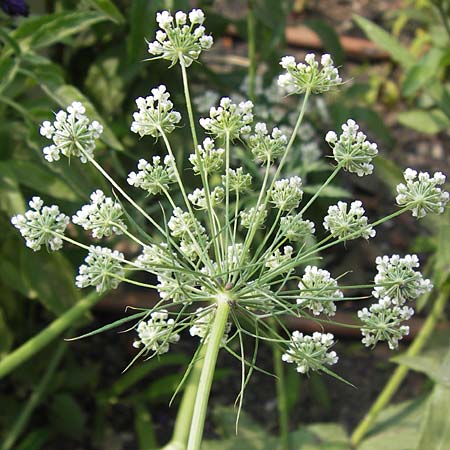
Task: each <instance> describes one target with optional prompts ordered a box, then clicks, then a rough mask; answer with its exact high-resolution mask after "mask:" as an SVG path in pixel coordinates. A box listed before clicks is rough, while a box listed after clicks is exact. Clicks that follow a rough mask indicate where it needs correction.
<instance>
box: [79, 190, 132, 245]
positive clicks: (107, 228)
mask: <svg viewBox="0 0 450 450" xmlns="http://www.w3.org/2000/svg"><path fill="white" fill-rule="evenodd" d="M122 216H123V209H122V206H121V205H120V203H118V202H115V201H114V200H113V199H112V198H110V197H105V195H104V194H103V191H101V190H100V189H98V190H96V191H95V192H93V193H92V194H91V203H89V204H88V205H84V206H83V207H82V208H81V209H80V210H79V211H77V213H76V214H75V215H74V216H72V221H73V223H75V224H77V225H80V226H81V227H83V228H84V229H85V230H92V236H93V237H94V238H97V239H100V238H102V237H104V236H111V234H113V233H115V234H122V233H123V232H124V231H125V230H126V229H127V226H126V224H125V222H124V221H123V219H122Z"/></svg>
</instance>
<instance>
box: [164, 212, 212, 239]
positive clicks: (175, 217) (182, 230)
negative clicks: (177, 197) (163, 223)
mask: <svg viewBox="0 0 450 450" xmlns="http://www.w3.org/2000/svg"><path fill="white" fill-rule="evenodd" d="M167 225H168V227H169V229H170V231H171V234H172V236H173V237H179V238H186V237H189V236H192V235H193V234H195V233H197V231H198V232H200V233H201V234H203V233H204V232H205V228H204V227H203V226H202V225H201V224H200V222H198V221H197V220H196V219H195V218H193V217H192V215H191V214H189V213H187V212H184V211H183V210H182V209H181V208H175V209H174V210H173V213H172V217H171V218H170V220H169V222H168V223H167Z"/></svg>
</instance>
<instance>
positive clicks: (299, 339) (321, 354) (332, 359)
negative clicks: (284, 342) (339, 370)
mask: <svg viewBox="0 0 450 450" xmlns="http://www.w3.org/2000/svg"><path fill="white" fill-rule="evenodd" d="M333 345H334V336H333V335H332V334H331V333H326V334H323V333H318V332H315V333H313V335H312V336H308V335H303V333H300V332H299V331H294V332H293V333H292V338H291V341H290V343H289V347H288V349H287V351H286V353H284V354H283V356H282V360H283V361H285V362H287V363H294V364H296V365H297V372H299V373H308V372H309V371H310V370H321V369H322V368H323V367H324V366H325V365H329V366H331V365H333V364H336V363H337V362H338V359H339V358H338V356H337V355H336V352H335V351H331V352H330V351H328V350H329V349H330V348H331V347H332V346H333Z"/></svg>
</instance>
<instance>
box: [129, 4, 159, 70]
mask: <svg viewBox="0 0 450 450" xmlns="http://www.w3.org/2000/svg"><path fill="white" fill-rule="evenodd" d="M155 4H156V8H158V7H159V8H158V9H162V8H164V2H163V1H162V0H154V1H152V2H149V1H148V0H133V2H132V4H131V8H130V18H129V23H130V31H129V33H128V42H127V50H128V61H130V62H133V63H134V62H136V61H137V60H138V59H139V58H141V57H142V56H143V55H144V53H145V37H146V36H149V38H150V39H151V38H152V37H153V35H154V32H155V26H156V25H155V21H154V20H150V17H151V16H152V15H153V14H152V13H153V9H154V8H155V6H154V5H155ZM150 9H151V10H152V11H151V12H150Z"/></svg>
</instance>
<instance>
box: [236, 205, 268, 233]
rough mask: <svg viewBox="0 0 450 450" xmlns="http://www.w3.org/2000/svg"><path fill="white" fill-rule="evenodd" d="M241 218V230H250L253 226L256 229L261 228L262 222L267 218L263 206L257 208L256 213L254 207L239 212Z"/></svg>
mask: <svg viewBox="0 0 450 450" xmlns="http://www.w3.org/2000/svg"><path fill="white" fill-rule="evenodd" d="M240 216H241V226H242V227H243V228H250V227H252V226H255V227H257V228H262V227H263V225H264V221H265V220H266V218H267V210H266V209H265V208H264V205H259V206H258V211H257V212H256V209H255V208H254V207H252V208H250V209H248V210H246V209H244V210H243V211H241V212H240Z"/></svg>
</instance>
